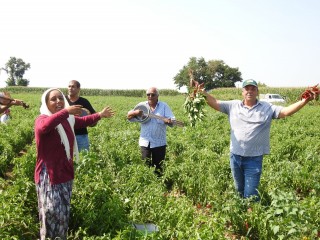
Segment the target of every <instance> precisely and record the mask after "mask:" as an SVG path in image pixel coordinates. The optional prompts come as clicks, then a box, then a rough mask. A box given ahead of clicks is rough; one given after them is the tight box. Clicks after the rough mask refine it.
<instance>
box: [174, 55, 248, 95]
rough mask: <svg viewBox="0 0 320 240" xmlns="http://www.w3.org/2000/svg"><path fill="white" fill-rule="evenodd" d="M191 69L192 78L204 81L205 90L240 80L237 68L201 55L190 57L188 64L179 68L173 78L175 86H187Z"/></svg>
mask: <svg viewBox="0 0 320 240" xmlns="http://www.w3.org/2000/svg"><path fill="white" fill-rule="evenodd" d="M190 69H191V70H192V72H193V75H194V79H195V80H196V81H198V82H199V83H203V82H204V87H205V89H207V90H210V89H213V88H218V87H235V83H236V82H239V81H240V82H241V81H242V78H241V72H240V71H239V69H238V68H231V67H229V66H228V65H227V64H225V63H224V62H223V61H222V60H210V61H208V62H206V61H205V59H204V58H203V57H201V58H199V59H197V58H195V57H191V58H190V60H189V62H188V64H187V65H185V66H183V68H182V69H180V71H179V73H178V74H177V75H176V76H175V77H174V78H173V80H174V83H175V84H176V86H177V88H178V89H180V88H181V87H183V86H187V87H188V86H189V83H190V78H189V70H190Z"/></svg>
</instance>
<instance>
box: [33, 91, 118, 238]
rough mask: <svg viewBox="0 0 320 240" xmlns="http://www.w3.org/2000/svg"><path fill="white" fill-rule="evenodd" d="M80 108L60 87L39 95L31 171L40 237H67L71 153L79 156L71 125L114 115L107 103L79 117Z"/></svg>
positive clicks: (72, 170)
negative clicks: (32, 172)
mask: <svg viewBox="0 0 320 240" xmlns="http://www.w3.org/2000/svg"><path fill="white" fill-rule="evenodd" d="M81 111H82V109H81V106H79V105H74V106H69V104H68V102H67V100H66V98H65V96H64V95H63V93H62V92H61V91H60V90H59V89H56V88H50V89H48V90H46V91H45V92H44V93H43V95H42V97H41V107H40V115H39V116H38V117H37V119H36V120H35V141H36V148H37V160H36V167H35V172H34V179H35V184H36V190H37V197H38V210H39V220H40V238H41V240H43V239H47V238H50V239H67V230H68V223H69V216H70V199H71V194H72V183H73V179H74V168H73V159H74V154H75V155H76V158H78V150H77V142H76V141H75V135H74V129H77V128H83V127H86V126H88V125H92V124H94V123H97V122H98V121H99V120H101V119H102V118H110V117H112V116H113V115H114V112H113V111H112V109H111V108H110V107H105V108H104V109H103V110H102V111H101V112H98V113H94V114H91V115H87V116H83V117H78V116H77V115H80V114H81Z"/></svg>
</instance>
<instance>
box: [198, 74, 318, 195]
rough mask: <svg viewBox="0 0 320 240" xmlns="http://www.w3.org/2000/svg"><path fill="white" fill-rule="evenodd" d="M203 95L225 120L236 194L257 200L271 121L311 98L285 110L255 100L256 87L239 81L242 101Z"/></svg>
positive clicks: (253, 82)
mask: <svg viewBox="0 0 320 240" xmlns="http://www.w3.org/2000/svg"><path fill="white" fill-rule="evenodd" d="M203 93H204V95H205V96H206V100H207V103H208V105H209V106H210V107H212V108H213V109H215V110H217V111H220V112H223V113H225V114H227V115H228V117H229V123H230V127H231V142H230V167H231V171H232V176H233V179H234V185H235V188H236V190H237V192H239V194H240V196H242V197H244V198H249V197H255V198H256V199H259V195H258V186H259V183H260V176H261V172H262V160H263V155H265V154H269V153H270V127H271V120H272V119H278V118H285V117H287V116H290V115H292V114H294V113H296V112H297V111H299V110H300V109H301V108H302V107H304V106H305V105H306V104H307V103H308V102H309V101H311V100H312V99H314V97H315V96H310V97H308V98H306V99H302V100H300V101H298V102H296V103H294V104H292V105H290V106H287V107H282V106H275V105H272V104H271V103H268V102H262V101H259V100H258V99H257V97H258V94H259V90H258V84H257V82H256V81H254V80H252V79H249V80H246V81H244V82H243V85H242V96H243V100H242V101H241V100H231V101H219V100H217V99H216V98H214V97H213V96H212V95H210V94H208V93H207V92H205V91H204V92H203Z"/></svg>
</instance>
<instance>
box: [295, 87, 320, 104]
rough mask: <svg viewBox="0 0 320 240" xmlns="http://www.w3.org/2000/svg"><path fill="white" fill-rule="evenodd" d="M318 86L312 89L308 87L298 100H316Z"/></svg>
mask: <svg viewBox="0 0 320 240" xmlns="http://www.w3.org/2000/svg"><path fill="white" fill-rule="evenodd" d="M318 85H319V84H317V85H314V86H313V87H308V88H307V89H306V90H305V91H304V92H303V93H302V94H301V96H300V99H311V100H318V99H319V93H320V90H319V88H318Z"/></svg>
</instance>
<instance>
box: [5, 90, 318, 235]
mask: <svg viewBox="0 0 320 240" xmlns="http://www.w3.org/2000/svg"><path fill="white" fill-rule="evenodd" d="M260 91H262V89H261V90H260ZM282 91H283V92H285V91H287V90H285V89H284V90H282ZM298 92H299V91H297V93H298ZM213 93H214V94H216V95H217V96H218V98H219V99H233V98H241V92H239V90H238V89H232V90H231V89H221V90H213ZM289 93H290V94H291V92H290V91H288V94H287V95H286V96H288V98H289V97H290V98H291V99H294V98H295V97H296V96H298V95H297V94H296V95H294V94H293V95H292V96H291V95H290V94H289ZM299 93H300V92H299ZM18 96H19V98H21V99H24V100H25V101H26V102H27V100H28V101H29V103H30V105H31V106H32V107H31V109H30V110H24V109H22V108H15V110H14V109H12V110H14V112H13V114H14V115H13V116H14V118H15V120H14V121H15V122H13V121H12V122H11V123H10V124H9V125H7V126H1V128H2V129H5V131H3V132H5V133H4V134H6V138H7V141H10V143H11V144H5V143H4V144H3V145H1V146H2V147H3V149H5V151H9V150H10V146H11V148H12V149H16V150H12V155H10V156H9V155H8V156H5V155H3V154H2V153H1V157H2V158H3V159H6V161H5V163H4V164H3V165H6V166H4V168H3V169H9V167H8V166H9V165H11V166H13V170H12V173H11V174H12V177H10V178H4V177H1V178H0V179H1V182H0V192H1V194H0V202H1V208H0V238H1V239H36V238H37V235H38V227H39V223H38V217H37V200H36V193H35V186H34V183H33V170H34V164H35V157H36V152H35V146H34V143H33V142H32V143H31V141H32V136H33V130H32V129H33V122H34V119H35V117H36V116H37V114H38V109H39V99H40V94H38V95H37V94H32V96H31V95H30V94H27V93H25V94H21V95H18ZM88 98H89V100H90V102H91V103H92V104H93V105H94V106H95V108H96V109H97V110H99V109H101V108H102V107H103V106H105V105H110V106H111V107H112V108H113V109H114V110H115V111H116V116H115V117H114V118H111V119H105V120H102V121H101V122H99V123H98V125H97V126H96V127H93V128H90V129H89V137H90V140H91V151H90V153H81V155H80V156H81V157H80V162H79V163H77V164H76V166H75V169H76V176H75V181H74V191H73V196H72V210H71V214H72V216H71V222H70V229H69V239H316V238H317V237H319V230H320V228H319V226H320V220H319V219H320V212H319V211H318V209H319V208H320V201H319V195H320V185H319V170H318V169H319V168H320V161H319V160H320V159H319V153H320V143H319V141H318V139H319V137H320V133H318V131H317V126H318V124H319V114H318V112H319V111H318V106H317V105H313V104H309V105H308V106H306V107H305V108H304V109H302V110H301V111H300V112H298V113H296V114H295V115H294V116H292V117H289V118H287V119H282V120H275V121H273V124H272V128H271V154H270V155H268V156H266V157H265V159H264V166H263V174H262V179H261V186H260V188H259V192H260V194H261V202H259V203H250V202H249V201H244V200H242V199H240V198H239V197H237V195H236V193H235V191H234V187H233V181H232V177H231V173H230V169H229V134H230V133H229V130H230V129H229V125H228V119H227V117H226V116H225V115H223V114H221V113H218V112H215V111H213V110H212V109H209V108H208V107H206V108H205V111H206V117H205V119H204V121H203V122H201V123H199V124H197V125H196V126H195V127H193V128H192V127H190V126H188V124H187V126H186V127H184V128H170V129H168V149H167V158H166V161H165V172H164V176H163V177H161V178H157V177H156V176H155V175H154V173H153V169H149V168H148V167H147V166H146V165H145V164H144V162H142V160H141V159H140V152H139V147H138V137H139V124H138V123H129V122H128V121H127V120H126V113H127V111H128V110H130V109H131V108H133V107H134V106H135V104H136V103H137V102H139V101H141V100H143V99H145V98H144V97H121V96H90V97H88ZM160 99H161V100H163V101H166V102H167V103H168V104H169V105H170V106H171V108H172V110H173V112H174V113H175V115H176V118H177V119H179V120H181V121H184V122H185V123H188V117H187V116H186V114H185V113H184V109H183V103H184V96H182V95H177V96H160ZM18 120H19V121H18ZM13 123H14V124H13ZM13 125H14V126H13ZM24 130H25V132H26V133H23V134H22V133H21V132H23V131H24ZM19 134H20V135H19ZM16 136H18V137H16ZM30 136H31V141H30ZM16 138H19V139H23V140H24V143H20V141H16V140H14V139H16ZM29 143H31V145H28V144H29ZM16 146H19V147H17V148H16ZM8 149H9V150H8ZM21 149H25V150H26V153H25V154H23V156H19V155H18V153H19V152H20V151H21ZM168 183H170V185H171V186H170V189H168ZM248 206H250V207H251V209H252V210H251V211H247V209H248ZM133 223H154V224H156V225H157V226H158V228H159V231H158V232H154V233H149V234H148V233H145V232H143V231H137V230H136V229H135V228H133Z"/></svg>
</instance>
